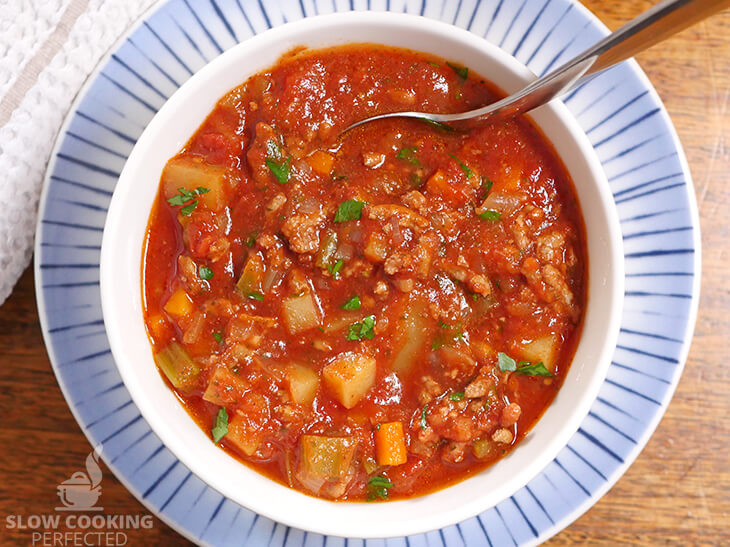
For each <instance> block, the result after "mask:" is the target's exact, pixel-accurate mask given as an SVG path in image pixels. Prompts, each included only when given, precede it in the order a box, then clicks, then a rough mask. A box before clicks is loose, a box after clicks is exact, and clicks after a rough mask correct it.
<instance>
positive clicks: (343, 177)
mask: <svg viewBox="0 0 730 547" xmlns="http://www.w3.org/2000/svg"><path fill="white" fill-rule="evenodd" d="M332 180H350V179H348V178H347V175H340V174H337V173H332Z"/></svg>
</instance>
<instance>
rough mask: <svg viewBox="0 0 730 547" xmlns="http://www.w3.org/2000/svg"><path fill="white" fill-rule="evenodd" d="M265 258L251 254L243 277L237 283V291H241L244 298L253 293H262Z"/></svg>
mask: <svg viewBox="0 0 730 547" xmlns="http://www.w3.org/2000/svg"><path fill="white" fill-rule="evenodd" d="M264 271H265V266H264V257H263V256H262V255H261V253H259V252H256V253H251V255H249V257H248V260H246V265H245V266H244V267H243V271H242V272H241V277H239V278H238V281H237V282H236V289H238V290H239V291H240V293H241V294H242V295H243V296H248V295H249V294H252V293H259V292H261V282H262V281H263V279H264Z"/></svg>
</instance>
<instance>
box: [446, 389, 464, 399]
mask: <svg viewBox="0 0 730 547" xmlns="http://www.w3.org/2000/svg"><path fill="white" fill-rule="evenodd" d="M463 399H464V392H463V391H457V392H455V393H452V394H451V395H449V400H450V401H462V400H463Z"/></svg>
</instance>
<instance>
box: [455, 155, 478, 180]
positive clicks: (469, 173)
mask: <svg viewBox="0 0 730 547" xmlns="http://www.w3.org/2000/svg"><path fill="white" fill-rule="evenodd" d="M449 156H451V159H453V160H454V161H455V162H456V163H458V164H459V167H461V170H462V171H464V174H465V175H466V178H467V179H470V178H471V176H472V175H473V174H474V171H472V170H471V169H469V166H468V165H466V164H465V163H464V162H462V161H461V160H460V159H459V158H457V157H456V156H454V155H453V154H449Z"/></svg>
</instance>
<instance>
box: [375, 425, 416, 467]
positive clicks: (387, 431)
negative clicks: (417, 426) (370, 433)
mask: <svg viewBox="0 0 730 547" xmlns="http://www.w3.org/2000/svg"><path fill="white" fill-rule="evenodd" d="M375 458H376V460H377V462H378V465H401V464H404V463H406V460H407V459H408V452H407V450H406V437H405V435H404V433H403V424H402V423H401V422H387V423H384V424H380V426H379V427H378V428H377V429H376V431H375Z"/></svg>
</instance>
